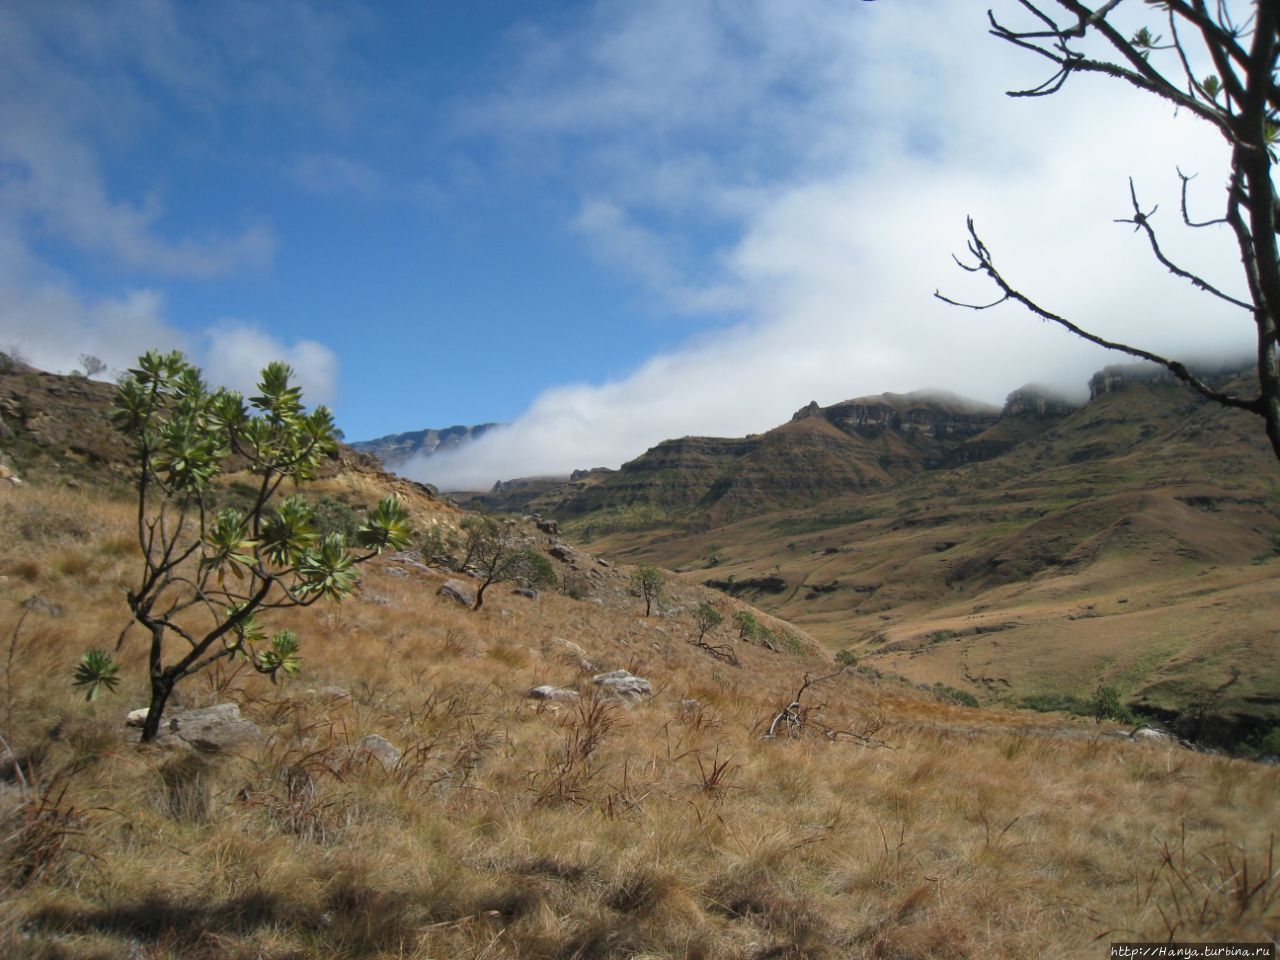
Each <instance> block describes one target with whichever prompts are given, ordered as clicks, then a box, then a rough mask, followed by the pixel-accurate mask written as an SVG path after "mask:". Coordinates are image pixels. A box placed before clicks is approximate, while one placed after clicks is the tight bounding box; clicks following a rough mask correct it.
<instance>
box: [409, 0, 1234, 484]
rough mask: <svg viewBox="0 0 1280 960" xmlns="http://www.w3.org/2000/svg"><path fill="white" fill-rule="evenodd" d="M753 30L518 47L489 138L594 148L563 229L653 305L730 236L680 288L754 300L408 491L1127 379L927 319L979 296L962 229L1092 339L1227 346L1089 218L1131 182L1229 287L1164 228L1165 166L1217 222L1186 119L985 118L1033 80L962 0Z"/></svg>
mask: <svg viewBox="0 0 1280 960" xmlns="http://www.w3.org/2000/svg"><path fill="white" fill-rule="evenodd" d="M776 9H777V8H776V5H772V4H765V3H760V4H745V3H744V4H732V5H721V4H717V3H711V2H708V3H701V4H687V3H684V4H675V3H658V4H653V5H645V6H643V7H637V6H634V5H629V4H627V5H619V4H615V3H600V4H598V5H597V6H596V7H595V8H594V12H593V13H592V15H591V16H590V17H589V18H588V19H587V20H586V21H585V25H583V26H582V27H581V29H580V30H579V31H578V32H577V33H575V34H572V35H571V37H570V39H569V40H565V39H564V38H559V39H556V38H547V37H544V36H540V35H536V36H534V37H532V38H531V39H530V38H526V44H527V50H528V52H527V56H526V59H525V60H524V61H523V62H522V63H521V65H520V67H519V69H518V70H517V71H516V76H517V77H518V78H519V84H518V85H517V86H516V90H517V92H514V93H511V94H510V95H509V96H508V98H507V99H506V100H505V101H503V102H501V103H499V104H491V105H489V107H488V108H487V113H486V114H485V116H486V118H488V119H490V120H491V119H492V118H493V117H495V116H496V117H500V118H501V119H502V122H504V123H506V124H507V125H508V133H511V132H512V131H514V133H515V134H517V135H518V136H521V137H535V138H549V137H550V138H555V137H559V138H563V139H564V140H566V141H574V140H575V138H583V137H587V136H588V135H591V136H592V137H597V138H598V137H603V144H602V145H600V144H598V143H597V145H596V146H595V147H594V149H589V150H588V151H587V155H588V159H587V160H586V161H583V164H584V165H583V167H582V168H581V169H579V168H578V167H575V168H574V169H573V175H574V176H575V177H577V178H580V179H582V180H584V181H585V182H589V183H590V184H591V192H590V194H589V195H588V196H587V197H586V198H584V201H583V203H584V205H583V207H582V208H581V211H580V213H579V215H578V218H577V220H576V221H575V223H574V226H575V228H577V229H578V230H579V231H581V232H583V233H584V234H585V235H586V236H587V237H588V238H589V239H590V240H591V241H593V242H595V243H597V244H599V245H600V248H601V249H602V250H603V251H605V252H606V253H607V254H608V255H610V256H612V257H616V258H622V259H625V260H626V267H625V269H626V270H627V271H628V272H629V273H630V274H631V275H632V276H638V277H640V278H642V279H643V280H644V281H645V282H647V283H648V284H649V285H650V287H651V288H652V290H653V292H654V293H655V294H656V295H658V296H659V297H661V298H662V299H663V300H664V301H666V302H668V303H679V302H684V303H686V304H692V303H694V302H695V301H696V297H695V296H692V295H690V294H689V292H688V290H689V288H691V287H695V286H697V284H695V282H694V280H693V278H694V277H696V276H697V275H698V274H699V273H700V272H703V271H705V268H706V264H702V265H700V266H697V265H695V266H694V267H682V266H681V260H680V258H679V257H678V256H676V255H674V251H678V250H679V249H680V245H681V243H682V239H681V238H682V236H683V235H684V234H683V231H684V230H686V229H688V226H689V224H690V223H694V224H696V223H698V222H702V223H708V222H715V223H718V224H725V223H728V224H730V225H731V227H732V229H733V233H734V235H735V238H734V239H733V240H732V241H731V242H730V243H728V244H727V245H726V246H724V247H722V248H721V249H719V250H718V251H716V253H715V254H714V256H713V258H711V259H712V262H713V264H714V266H715V267H717V268H718V270H719V273H718V275H717V276H715V277H714V278H713V279H712V280H710V281H705V282H703V283H702V284H701V288H702V289H703V290H704V291H708V292H709V293H714V295H715V297H716V299H717V301H718V302H739V303H748V304H750V305H751V306H750V309H749V310H746V311H744V313H745V319H744V320H743V321H742V322H741V323H739V324H737V325H736V326H733V327H732V328H730V329H727V330H724V331H722V332H720V333H718V334H715V335H708V336H696V337H694V338H692V339H691V340H690V341H689V342H688V343H686V344H685V345H684V347H683V348H681V349H679V350H678V351H676V352H673V353H671V354H668V355H663V356H659V357H655V358H652V359H651V360H649V361H648V362H646V363H644V364H642V365H641V366H639V367H638V368H637V369H636V370H635V371H634V372H633V373H632V374H631V375H629V376H627V377H625V378H623V379H620V380H618V381H616V382H610V383H604V384H596V385H588V384H582V385H575V386H568V387H559V388H554V389H551V390H548V391H547V392H545V393H544V394H543V395H542V396H541V397H539V398H538V399H537V400H536V401H535V403H534V404H533V405H532V406H531V408H530V409H529V410H528V411H527V412H526V413H525V414H524V415H522V416H521V417H519V418H518V419H517V420H516V422H515V423H513V424H512V425H511V426H510V427H509V428H508V429H506V430H503V431H501V432H495V433H492V434H490V435H488V436H486V437H484V438H482V439H481V440H479V441H477V442H475V443H474V444H472V445H470V446H469V447H465V448H463V449H462V450H461V451H460V452H458V453H456V454H453V455H450V456H449V457H447V458H446V457H438V458H435V459H432V460H429V461H427V462H425V463H423V464H421V465H420V466H418V467H416V468H415V470H416V473H415V475H417V476H420V477H422V478H423V479H426V480H428V481H430V482H432V483H436V484H438V485H440V486H442V487H445V488H464V487H465V488H476V487H486V486H488V485H490V484H491V483H493V482H494V481H496V480H499V479H508V478H511V477H515V476H521V475H535V474H548V473H565V472H567V471H569V470H570V469H573V468H578V467H590V466H598V465H603V466H617V465H618V464H619V463H620V462H621V461H623V460H625V459H629V458H630V457H633V456H636V455H638V454H639V453H640V452H642V451H643V450H644V449H646V448H647V447H648V446H651V445H652V444H654V443H656V442H657V441H659V440H661V439H663V438H666V437H670V436H679V435H684V434H687V433H691V432H693V433H706V434H722V435H737V434H743V433H747V432H753V431H759V430H764V429H767V428H769V427H771V426H773V425H775V424H777V423H779V422H781V421H782V420H784V419H785V418H786V417H787V416H789V415H790V413H791V412H793V411H794V410H795V409H797V408H799V407H800V406H802V405H804V404H805V403H806V402H808V401H809V400H811V399H815V400H818V401H819V402H820V403H833V402H836V401H839V400H842V399H846V398H849V397H852V396H857V395H863V394H869V393H877V392H881V391H885V390H896V391H906V390H912V389H919V388H925V387H937V388H944V389H951V390H955V391H957V392H960V393H965V394H968V395H971V396H974V397H976V398H978V399H985V400H991V401H995V402H999V401H1001V400H1002V399H1003V397H1004V395H1005V394H1006V393H1008V392H1009V391H1010V390H1012V389H1014V388H1016V387H1018V386H1020V385H1022V384H1023V383H1026V382H1030V381H1037V382H1044V383H1049V384H1056V385H1059V386H1062V387H1064V388H1067V389H1072V390H1079V389H1080V387H1081V386H1082V384H1083V383H1084V380H1085V378H1086V377H1087V376H1088V374H1089V373H1091V372H1092V371H1093V370H1095V369H1097V368H1099V367H1101V366H1103V365H1105V364H1107V363H1112V362H1119V361H1121V360H1122V359H1123V357H1121V356H1120V355H1118V354H1113V353H1107V352H1105V351H1102V350H1100V349H1099V348H1095V347H1092V346H1091V345H1089V344H1086V343H1084V342H1083V341H1081V340H1079V339H1076V338H1073V337H1072V336H1070V335H1069V334H1068V333H1066V332H1065V331H1062V330H1060V329H1058V328H1056V327H1053V326H1050V325H1046V324H1044V323H1042V322H1039V321H1037V320H1036V319H1035V318H1034V317H1032V316H1031V315H1030V314H1028V313H1026V312H1025V311H1022V310H1021V309H1020V308H1016V307H1015V306H1009V305H1006V306H1003V307H1001V308H999V309H996V310H992V311H989V312H984V313H972V312H969V311H965V310H961V309H957V308H954V307H948V306H946V305H944V304H942V303H940V302H938V301H936V300H934V299H932V296H931V294H932V292H933V291H934V289H935V288H939V287H941V288H942V289H943V290H944V292H946V293H948V294H951V295H954V296H957V297H958V298H961V299H969V300H972V301H974V302H978V301H989V300H991V299H992V298H993V295H994V288H993V287H992V286H991V285H990V284H989V283H984V282H982V281H981V278H978V277H973V276H969V275H966V274H964V273H963V272H962V271H961V270H959V269H958V268H957V267H955V266H954V264H952V262H951V259H950V258H951V254H952V253H959V254H963V252H964V245H965V242H966V239H967V237H966V235H965V227H964V224H965V217H966V215H969V214H972V215H973V216H974V217H975V219H976V222H977V225H978V228H979V230H980V231H981V233H982V236H983V237H984V239H985V240H986V241H987V242H988V244H989V245H990V247H991V249H992V250H993V252H994V254H995V257H996V259H997V262H998V263H999V264H1000V266H1001V268H1002V270H1004V271H1005V273H1006V275H1007V277H1008V278H1009V279H1010V280H1012V281H1014V282H1016V283H1017V284H1019V285H1020V286H1021V288H1022V289H1024V290H1025V291H1026V292H1027V293H1029V294H1032V295H1034V296H1035V297H1036V298H1037V299H1038V300H1039V301H1040V302H1041V303H1042V304H1043V305H1044V306H1046V307H1047V308H1049V309H1052V310H1056V311H1057V312H1059V313H1062V314H1065V315H1067V316H1070V317H1072V318H1075V319H1076V320H1078V321H1079V322H1080V323H1081V324H1082V325H1085V326H1087V327H1090V328H1092V329H1095V331H1096V332H1098V333H1100V334H1103V335H1106V336H1109V337H1113V338H1116V339H1121V340H1129V341H1132V342H1135V343H1137V344H1139V345H1143V346H1148V347H1153V348H1156V349H1161V350H1167V351H1172V352H1178V353H1181V352H1193V353H1200V354H1204V353H1224V352H1233V351H1238V352H1241V353H1243V352H1245V351H1247V350H1248V348H1249V337H1250V334H1251V325H1250V323H1249V319H1248V317H1247V315H1243V314H1240V313H1239V312H1237V311H1234V310H1232V309H1230V308H1224V307H1222V306H1221V305H1219V304H1217V303H1215V302H1214V301H1212V300H1210V299H1208V298H1205V297H1203V296H1200V295H1198V294H1196V293H1195V292H1194V291H1192V290H1191V289H1190V287H1189V286H1188V285H1187V284H1185V283H1184V282H1182V281H1179V280H1177V279H1175V278H1173V277H1171V276H1170V275H1169V274H1168V273H1167V272H1166V271H1164V270H1163V268H1161V267H1160V266H1159V265H1158V264H1155V263H1154V262H1153V260H1152V258H1151V256H1150V251H1149V250H1148V248H1147V247H1146V243H1145V240H1144V239H1143V238H1142V236H1141V235H1137V236H1135V235H1134V234H1133V233H1132V231H1131V230H1130V229H1128V228H1126V227H1124V226H1120V225H1117V224H1114V223H1113V222H1112V220H1113V219H1114V218H1117V217H1124V216H1126V215H1128V213H1129V199H1128V187H1127V178H1128V177H1129V176H1133V177H1134V178H1135V181H1136V183H1137V186H1138V189H1139V191H1140V196H1142V198H1143V201H1144V208H1146V209H1150V207H1151V206H1152V205H1153V204H1155V203H1159V205H1160V211H1159V213H1158V215H1157V219H1156V221H1155V222H1156V224H1157V226H1158V228H1159V229H1160V231H1161V237H1162V240H1163V241H1164V243H1165V245H1166V250H1167V252H1169V253H1170V254H1171V255H1172V256H1174V257H1175V258H1176V259H1177V260H1178V261H1179V262H1183V263H1187V264H1190V265H1194V266H1195V267H1196V268H1197V269H1199V270H1201V271H1203V272H1204V273H1205V274H1207V275H1209V276H1211V277H1213V278H1215V279H1217V280H1219V282H1221V283H1222V285H1223V286H1224V287H1226V288H1227V289H1233V288H1238V286H1239V281H1238V257H1237V255H1236V254H1235V253H1234V252H1233V247H1232V244H1231V239H1230V237H1229V236H1228V235H1226V234H1225V233H1223V232H1215V231H1188V230H1186V229H1185V228H1183V227H1182V226H1181V224H1180V222H1179V215H1178V212H1177V210H1178V206H1177V204H1178V193H1177V188H1178V181H1177V178H1176V174H1175V167H1176V166H1181V167H1182V169H1185V170H1191V171H1199V172H1201V173H1202V174H1203V175H1202V177H1201V178H1200V181H1198V183H1199V184H1202V186H1200V188H1199V190H1200V192H1199V193H1198V194H1193V197H1196V198H1198V197H1203V203H1204V204H1205V205H1206V206H1208V207H1209V213H1208V215H1213V214H1214V210H1215V208H1216V207H1217V206H1218V205H1219V204H1220V203H1221V196H1220V194H1219V193H1217V192H1216V191H1217V189H1218V184H1219V183H1220V181H1221V180H1222V176H1221V175H1220V174H1221V172H1222V171H1223V170H1224V157H1225V153H1224V150H1223V148H1222V146H1221V144H1220V143H1219V142H1218V141H1216V140H1215V138H1214V135H1213V134H1212V132H1211V131H1209V130H1208V129H1207V128H1205V127H1204V126H1203V125H1202V124H1199V123H1197V122H1196V121H1195V120H1194V119H1193V118H1191V117H1188V116H1185V115H1184V116H1175V115H1172V113H1171V111H1170V110H1168V109H1166V108H1163V107H1162V105H1159V104H1155V103H1153V102H1152V101H1150V100H1149V99H1146V98H1144V97H1143V96H1142V95H1140V94H1137V93H1135V92H1132V91H1130V90H1128V89H1127V88H1125V87H1123V86H1122V85H1120V84H1116V83H1114V82H1111V81H1106V80H1102V79H1092V78H1087V77H1078V78H1074V79H1073V82H1072V84H1070V85H1068V88H1067V89H1066V90H1064V91H1063V92H1062V93H1060V94H1058V95H1057V96H1055V97H1053V98H1050V99H1047V100H1033V101H1028V100H1014V99H1010V98H1006V97H1005V96H1004V95H1003V90H1004V89H1006V88H1008V87H1012V86H1016V85H1018V84H1020V83H1026V82H1027V81H1028V80H1029V79H1030V82H1031V83H1032V84H1034V83H1036V82H1038V81H1039V80H1040V79H1043V77H1039V76H1036V75H1035V74H1034V73H1033V71H1035V70H1038V69H1040V68H1041V64H1040V63H1037V62H1035V60H1036V58H1034V57H1033V56H1032V55H1030V54H1025V53H1023V52H1021V51H1017V50H1014V49H1012V48H1009V47H1008V46H1007V45H1006V46H1002V45H1001V44H1000V43H999V42H998V41H997V40H995V39H993V38H990V37H988V36H986V35H985V28H986V22H985V17H984V15H983V11H981V10H978V9H975V8H971V7H969V6H968V5H959V4H952V5H939V4H936V3H928V2H914V3H913V2H909V0H902V2H899V3H894V4H874V5H873V4H855V5H848V4H839V5H835V4H827V3H824V2H821V0H815V2H813V3H808V4H797V5H794V6H792V5H788V7H787V10H786V16H781V15H779V14H777V13H775V11H776ZM1008 11H1009V5H1006V7H1005V12H1008ZM926 15H927V16H928V18H929V26H928V28H927V29H921V19H920V18H921V17H922V16H926ZM1014 15H1016V8H1014ZM1028 60H1031V61H1032V62H1031V63H1028ZM570 63H581V64H582V65H583V68H582V70H581V71H580V72H579V73H577V74H574V73H573V72H572V71H570V70H569V67H568V65H569V64H570ZM797 91H798V92H797ZM764 138H768V139H767V142H765V139H764ZM592 142H595V141H592ZM780 161H785V163H782V162H780ZM646 170H648V171H651V175H646V174H645V172H644V171H646ZM673 174H677V175H673ZM681 203H683V204H685V206H684V207H683V208H682V209H679V213H678V215H676V214H673V212H672V211H674V210H676V209H677V208H679V207H680V204H681ZM637 211H643V212H644V214H645V216H644V218H643V222H644V224H645V226H644V228H643V230H641V229H640V228H639V227H638V226H637V224H638V223H639V222H640V218H639V217H638V216H637ZM664 215H665V219H664Z"/></svg>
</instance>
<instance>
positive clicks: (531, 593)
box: [511, 587, 538, 600]
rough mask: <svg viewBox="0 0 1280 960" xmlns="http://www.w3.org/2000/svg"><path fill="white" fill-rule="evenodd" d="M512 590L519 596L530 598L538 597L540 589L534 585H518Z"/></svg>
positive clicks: (535, 598)
mask: <svg viewBox="0 0 1280 960" xmlns="http://www.w3.org/2000/svg"><path fill="white" fill-rule="evenodd" d="M511 592H512V593H514V594H515V595H516V596H517V597H527V598H528V599H530V600H537V599H538V591H537V590H535V589H534V588H533V587H516V588H515V589H514V590H512V591H511Z"/></svg>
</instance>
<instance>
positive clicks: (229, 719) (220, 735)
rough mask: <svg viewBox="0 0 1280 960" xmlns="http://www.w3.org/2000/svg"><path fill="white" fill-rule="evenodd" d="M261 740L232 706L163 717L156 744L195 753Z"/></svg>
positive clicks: (253, 726) (252, 725)
mask: <svg viewBox="0 0 1280 960" xmlns="http://www.w3.org/2000/svg"><path fill="white" fill-rule="evenodd" d="M138 713H139V711H137V710H134V711H132V712H131V713H130V715H129V719H128V720H127V721H126V723H130V724H132V723H133V722H134V718H135V717H136V715H137V714H138ZM141 713H142V720H145V719H146V716H147V712H146V710H143V711H141ZM137 725H138V726H141V725H142V721H141V720H139V721H137ZM261 739H262V731H261V730H260V729H258V725H257V724H256V723H254V722H253V721H252V720H246V719H244V718H243V717H242V716H240V708H239V707H238V706H236V705H235V704H234V703H219V704H217V705H216V706H212V707H201V708H199V709H196V710H183V711H182V712H180V713H175V714H172V715H171V716H168V717H163V718H161V720H160V732H159V733H158V735H157V736H156V742H157V743H160V744H166V743H167V744H174V743H177V742H181V743H185V744H188V745H190V746H192V747H195V748H196V749H197V750H209V751H217V750H229V749H231V748H233V747H240V746H244V745H246V744H249V743H255V742H257V741H259V740H261Z"/></svg>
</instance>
